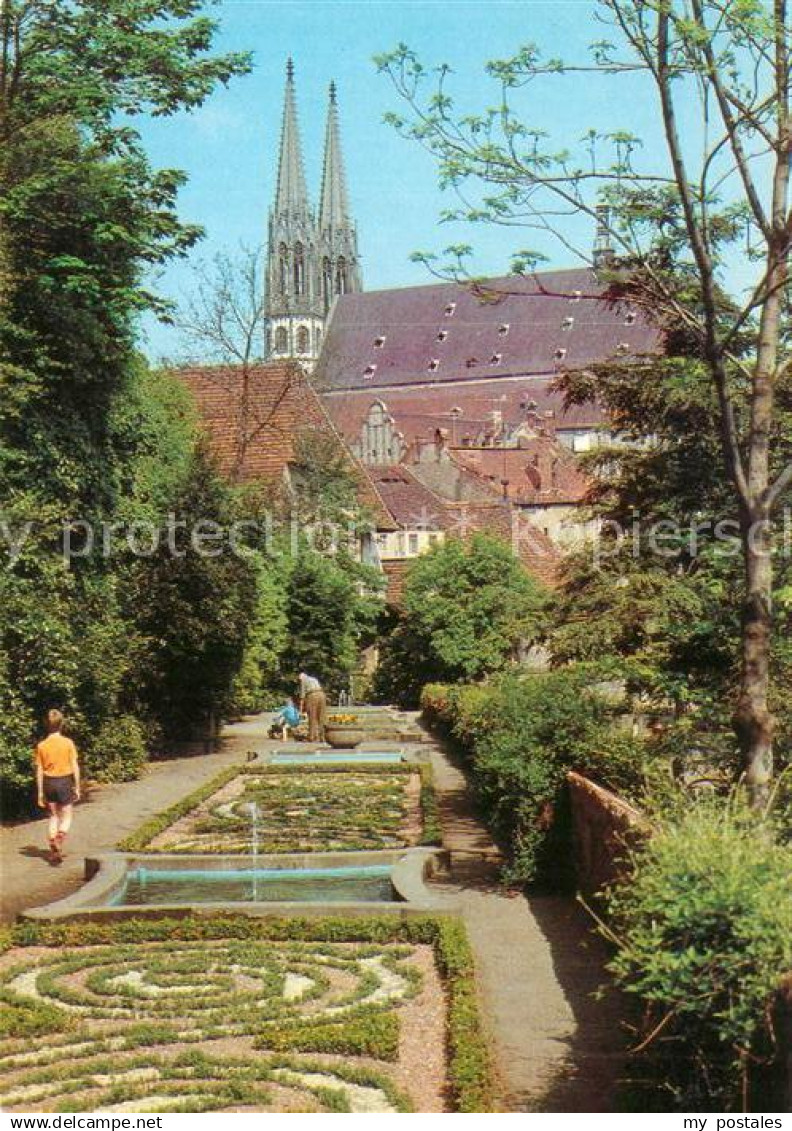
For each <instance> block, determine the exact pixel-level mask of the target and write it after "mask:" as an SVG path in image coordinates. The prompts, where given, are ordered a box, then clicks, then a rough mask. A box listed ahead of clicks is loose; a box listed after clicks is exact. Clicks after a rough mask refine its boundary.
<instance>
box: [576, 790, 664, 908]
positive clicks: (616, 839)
mask: <svg viewBox="0 0 792 1131" xmlns="http://www.w3.org/2000/svg"><path fill="white" fill-rule="evenodd" d="M567 782H568V784H569V794H570V802H571V807H572V835H573V844H574V854H575V873H576V877H577V884H578V887H579V889H580V891H581V892H583V894H584V895H588V896H591V895H594V894H595V893H596V892H598V891H600V890H601V889H602V888H603V887H604V886H605V885H606V884H609V883H613V881H614V880H617V879H618V878H619V877H620V876H621V875H623V874H624V867H625V865H624V857H625V854H626V850H627V849H628V848H629V847H630V846H631V845H633V844H635V843H637V842H638V841H640V840H641V839H642V838H643V837H646V836H648V835H649V832H650V830H651V826H650V824H649V822H648V821H647V819H646V818H645V817H644V816H643V814H642V813H640V812H639V811H638V810H637V809H635V808H633V806H632V805H629V804H628V803H627V802H626V801H623V800H622V798H620V797H617V796H616V794H615V793H611V792H610V790H607V789H603V788H602V787H601V786H599V785H595V784H594V782H592V781H589V779H588V778H584V777H583V776H582V775H581V774H576V773H569V774H567Z"/></svg>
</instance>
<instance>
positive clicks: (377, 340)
mask: <svg viewBox="0 0 792 1131" xmlns="http://www.w3.org/2000/svg"><path fill="white" fill-rule="evenodd" d="M384 345H385V335H384V334H383V335H382V336H381V337H379V338H375V339H374V349H375V350H381V349H382V347H383V346H384Z"/></svg>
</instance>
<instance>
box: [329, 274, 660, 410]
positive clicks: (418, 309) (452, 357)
mask: <svg viewBox="0 0 792 1131" xmlns="http://www.w3.org/2000/svg"><path fill="white" fill-rule="evenodd" d="M658 345H659V334H658V331H657V330H656V329H655V328H654V327H653V326H651V325H650V324H649V323H648V322H647V321H646V319H645V317H643V316H642V315H641V313H640V312H639V311H637V310H632V309H630V307H629V306H628V305H627V304H626V303H624V302H622V303H618V304H615V303H613V302H611V301H609V300H608V298H607V293H606V289H605V287H604V286H603V284H602V283H601V282H600V281H599V279H598V278H597V275H596V273H595V272H594V271H592V270H589V269H588V268H585V269H572V270H566V271H548V272H542V273H538V274H535V275H526V276H512V277H506V278H500V279H491V280H487V282H486V284H482V285H478V286H472V285H461V284H458V283H440V284H434V285H430V286H420V287H404V288H398V289H393V290H383V291H367V292H364V293H360V294H348V295H343V296H341V297H340V298H339V299H338V301H337V302H336V304H335V306H334V308H333V312H332V315H331V319H330V324H329V326H328V329H327V333H326V336H325V342H324V347H323V349H322V353H321V356H320V359H319V363H318V366H317V370H316V378H317V381H318V382H320V384H321V385H322V386H323V387H324V388H326V389H366V388H368V389H375V388H389V387H394V386H405V385H415V384H426V383H427V382H431V384H433V385H435V386H442V385H444V384H447V383H462V382H466V381H470V380H480V379H481V378H482V377H483V378H487V379H488V381H489V384H490V386H491V387H494V385H495V384H496V382H500V381H501V380H503V379H505V378H508V377H520V376H550V375H552V374H553V373H555V372H557V371H558V370H559V369H560V368H562V367H564V368H569V367H575V368H578V367H582V366H585V365H589V364H592V363H594V362H598V361H603V360H605V359H606V358H608V357H617V356H622V357H624V356H631V355H639V354H645V353H652V352H656V351H657V349H658Z"/></svg>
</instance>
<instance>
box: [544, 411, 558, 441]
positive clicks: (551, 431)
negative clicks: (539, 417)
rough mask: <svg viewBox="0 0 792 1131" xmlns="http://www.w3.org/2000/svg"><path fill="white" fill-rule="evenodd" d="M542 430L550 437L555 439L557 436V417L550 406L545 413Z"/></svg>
mask: <svg viewBox="0 0 792 1131" xmlns="http://www.w3.org/2000/svg"><path fill="white" fill-rule="evenodd" d="M542 432H543V434H544V435H545V436H547V437H549V439H551V440H555V438H556V418H555V413H554V412H553V410H552V409H551V408H549V409H548V410H547V412H546V413H545V414H544V420H543V421H542Z"/></svg>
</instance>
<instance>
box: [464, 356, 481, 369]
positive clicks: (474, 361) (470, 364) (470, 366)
mask: <svg viewBox="0 0 792 1131" xmlns="http://www.w3.org/2000/svg"><path fill="white" fill-rule="evenodd" d="M465 365H466V366H467V367H468V369H475V368H476V366H477V365H478V358H476V357H469V358H468V359H467V361H466V362H465Z"/></svg>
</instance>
